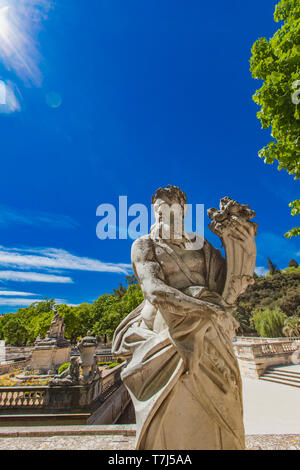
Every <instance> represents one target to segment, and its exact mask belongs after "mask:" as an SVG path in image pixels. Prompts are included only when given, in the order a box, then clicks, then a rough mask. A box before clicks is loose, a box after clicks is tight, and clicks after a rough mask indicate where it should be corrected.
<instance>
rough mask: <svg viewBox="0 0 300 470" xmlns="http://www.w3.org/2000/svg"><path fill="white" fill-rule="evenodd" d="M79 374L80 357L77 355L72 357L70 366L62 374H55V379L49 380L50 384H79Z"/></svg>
mask: <svg viewBox="0 0 300 470" xmlns="http://www.w3.org/2000/svg"><path fill="white" fill-rule="evenodd" d="M79 375H80V368H79V359H78V358H77V357H71V361H70V365H69V367H68V368H67V369H66V370H64V371H63V372H62V373H61V374H59V375H55V376H54V377H53V379H51V380H50V381H49V385H60V386H61V385H78V384H79Z"/></svg>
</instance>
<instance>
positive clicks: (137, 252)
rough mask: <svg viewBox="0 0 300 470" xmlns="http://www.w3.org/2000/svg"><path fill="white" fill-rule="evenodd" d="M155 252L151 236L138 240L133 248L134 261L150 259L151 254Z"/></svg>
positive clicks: (132, 256) (132, 257) (144, 236)
mask: <svg viewBox="0 0 300 470" xmlns="http://www.w3.org/2000/svg"><path fill="white" fill-rule="evenodd" d="M152 252H153V242H152V239H151V237H150V235H149V234H147V235H143V236H142V237H140V238H137V240H135V241H134V242H133V244H132V247H131V259H132V261H134V260H138V259H141V258H148V257H149V254H150V253H152Z"/></svg>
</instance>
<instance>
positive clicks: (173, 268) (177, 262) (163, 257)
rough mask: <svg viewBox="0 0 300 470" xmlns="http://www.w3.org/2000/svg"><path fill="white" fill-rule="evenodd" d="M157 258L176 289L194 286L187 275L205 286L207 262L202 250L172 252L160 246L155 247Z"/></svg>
mask: <svg viewBox="0 0 300 470" xmlns="http://www.w3.org/2000/svg"><path fill="white" fill-rule="evenodd" d="M155 256H156V259H157V261H158V262H159V264H160V266H161V268H162V270H163V273H164V274H165V276H166V278H167V279H168V280H169V281H170V284H172V285H173V286H174V287H177V288H182V287H187V286H189V285H192V284H193V283H192V282H191V281H190V279H188V276H187V273H190V274H191V275H192V278H193V280H195V283H197V284H199V285H204V280H205V262H204V256H203V252H202V250H199V251H198V250H185V249H176V251H175V250H172V249H171V248H169V247H168V249H165V248H164V247H161V246H159V245H156V246H155Z"/></svg>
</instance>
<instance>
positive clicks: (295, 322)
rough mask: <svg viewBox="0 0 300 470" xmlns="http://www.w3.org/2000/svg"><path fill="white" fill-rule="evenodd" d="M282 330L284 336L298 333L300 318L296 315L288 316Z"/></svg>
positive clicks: (297, 334)
mask: <svg viewBox="0 0 300 470" xmlns="http://www.w3.org/2000/svg"><path fill="white" fill-rule="evenodd" d="M282 332H283V334H284V335H285V336H299V335H300V318H299V317H297V316H292V317H288V318H286V319H285V321H284V326H283V328H282Z"/></svg>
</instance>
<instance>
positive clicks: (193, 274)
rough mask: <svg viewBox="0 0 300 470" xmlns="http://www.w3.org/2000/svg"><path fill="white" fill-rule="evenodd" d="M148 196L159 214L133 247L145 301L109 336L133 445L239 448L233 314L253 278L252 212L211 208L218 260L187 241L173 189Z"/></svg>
mask: <svg viewBox="0 0 300 470" xmlns="http://www.w3.org/2000/svg"><path fill="white" fill-rule="evenodd" d="M152 202H153V204H154V212H155V217H156V222H155V224H154V225H153V226H152V227H151V230H150V234H149V235H145V236H143V237H141V238H139V239H138V240H136V241H135V242H134V243H133V245H132V253H131V256H132V264H133V269H134V272H135V274H136V276H137V278H138V280H139V283H140V286H141V288H142V291H143V294H144V299H145V300H144V302H143V303H142V304H141V305H140V306H139V307H137V308H136V309H135V310H134V311H133V312H131V313H130V314H129V315H128V316H127V317H126V318H125V319H124V320H123V321H122V322H121V324H120V325H119V326H118V328H117V330H116V331H115V335H114V338H113V352H114V354H116V355H121V356H125V357H126V358H127V362H128V365H127V367H126V368H125V369H124V371H123V372H122V379H123V382H124V384H125V385H126V387H127V388H128V390H129V393H130V395H131V398H132V401H133V404H134V407H135V413H136V421H137V448H138V449H244V447H245V438H244V425H243V406H242V384H241V377H240V372H239V367H238V363H237V360H236V358H235V356H234V353H233V348H232V337H233V336H234V334H235V330H236V328H237V327H238V323H237V322H236V320H235V319H234V318H233V317H232V315H231V313H232V311H233V309H234V303H235V301H236V299H237V297H238V296H239V294H241V293H242V292H243V291H244V290H245V289H246V287H247V285H248V284H249V283H251V282H252V276H253V272H254V266H255V257H256V247H255V242H254V237H255V235H256V227H257V224H254V223H252V222H250V221H249V219H251V218H252V217H253V216H254V215H255V213H254V212H253V211H251V210H250V209H249V207H248V206H245V205H240V204H238V203H237V202H236V201H233V200H232V199H230V198H224V199H222V200H221V203H220V210H217V209H211V210H210V211H209V216H210V217H211V219H212V222H211V224H210V228H211V229H212V230H213V231H214V232H215V233H217V234H218V235H219V237H220V238H221V240H222V242H223V244H224V246H225V251H226V260H224V258H223V257H222V255H221V253H220V252H219V251H218V250H216V249H215V248H213V246H212V245H211V244H210V243H208V242H207V241H206V240H203V239H202V247H200V248H197V249H196V250H195V249H194V250H193V249H191V246H190V245H191V239H190V237H189V236H188V235H187V234H186V233H185V232H184V228H183V227H184V225H183V224H184V221H183V219H184V213H185V204H186V195H185V194H184V193H183V192H182V191H181V190H180V189H179V188H177V187H175V186H170V185H169V186H167V187H166V188H159V189H158V190H157V191H156V194H155V195H154V196H153V198H152ZM171 206H172V207H171ZM170 209H171V211H170ZM167 213H170V214H171V216H170V217H166V214H167ZM166 233H169V236H167V237H166V236H165V235H166Z"/></svg>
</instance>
